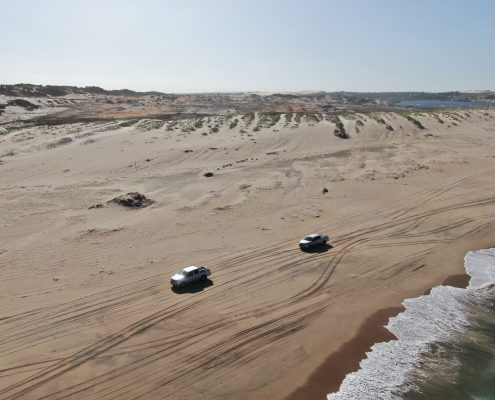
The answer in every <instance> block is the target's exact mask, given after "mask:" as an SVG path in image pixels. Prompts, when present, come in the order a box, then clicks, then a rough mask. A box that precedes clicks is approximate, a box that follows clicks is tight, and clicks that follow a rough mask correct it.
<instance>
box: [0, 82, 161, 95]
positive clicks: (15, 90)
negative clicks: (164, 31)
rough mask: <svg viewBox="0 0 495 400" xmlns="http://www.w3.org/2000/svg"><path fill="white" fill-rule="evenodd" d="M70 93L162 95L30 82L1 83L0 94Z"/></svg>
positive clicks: (158, 93) (127, 90)
mask: <svg viewBox="0 0 495 400" xmlns="http://www.w3.org/2000/svg"><path fill="white" fill-rule="evenodd" d="M68 94H99V95H108V96H147V95H160V96H164V95H165V94H164V93H160V92H135V91H133V90H129V89H119V90H105V89H103V88H101V87H98V86H86V87H77V86H54V85H46V86H43V85H33V84H30V83H18V84H15V85H0V95H4V96H13V97H44V96H50V97H60V96H65V95H68Z"/></svg>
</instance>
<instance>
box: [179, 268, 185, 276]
mask: <svg viewBox="0 0 495 400" xmlns="http://www.w3.org/2000/svg"><path fill="white" fill-rule="evenodd" d="M186 274H187V272H186V271H184V270H183V269H181V270H180V271H179V272H177V275H182V276H186Z"/></svg>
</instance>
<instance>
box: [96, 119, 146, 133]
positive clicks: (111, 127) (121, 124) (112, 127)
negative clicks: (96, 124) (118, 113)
mask: <svg viewBox="0 0 495 400" xmlns="http://www.w3.org/2000/svg"><path fill="white" fill-rule="evenodd" d="M136 122H137V120H135V119H126V120H122V121H114V122H111V123H109V124H104V125H102V126H101V127H100V128H98V129H96V132H107V131H116V130H117V129H120V128H126V127H129V126H132V125H134V124H135V123H136Z"/></svg>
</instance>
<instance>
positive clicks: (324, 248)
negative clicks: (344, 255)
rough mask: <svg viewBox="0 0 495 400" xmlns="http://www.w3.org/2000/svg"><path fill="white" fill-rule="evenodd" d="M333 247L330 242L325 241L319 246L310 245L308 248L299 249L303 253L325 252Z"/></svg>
mask: <svg viewBox="0 0 495 400" xmlns="http://www.w3.org/2000/svg"><path fill="white" fill-rule="evenodd" d="M330 249H333V246H332V245H331V244H328V243H325V244H320V245H319V246H314V247H310V248H309V249H301V251H303V252H304V253H326V252H327V251H328V250H330Z"/></svg>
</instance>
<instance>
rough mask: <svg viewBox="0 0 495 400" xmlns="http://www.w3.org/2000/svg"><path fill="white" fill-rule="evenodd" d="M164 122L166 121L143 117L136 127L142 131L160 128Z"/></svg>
mask: <svg viewBox="0 0 495 400" xmlns="http://www.w3.org/2000/svg"><path fill="white" fill-rule="evenodd" d="M164 124H165V121H162V120H160V119H143V120H141V121H139V123H138V124H137V125H136V128H138V129H139V130H141V131H151V130H153V129H160V128H161V127H162V126H163V125H164Z"/></svg>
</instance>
